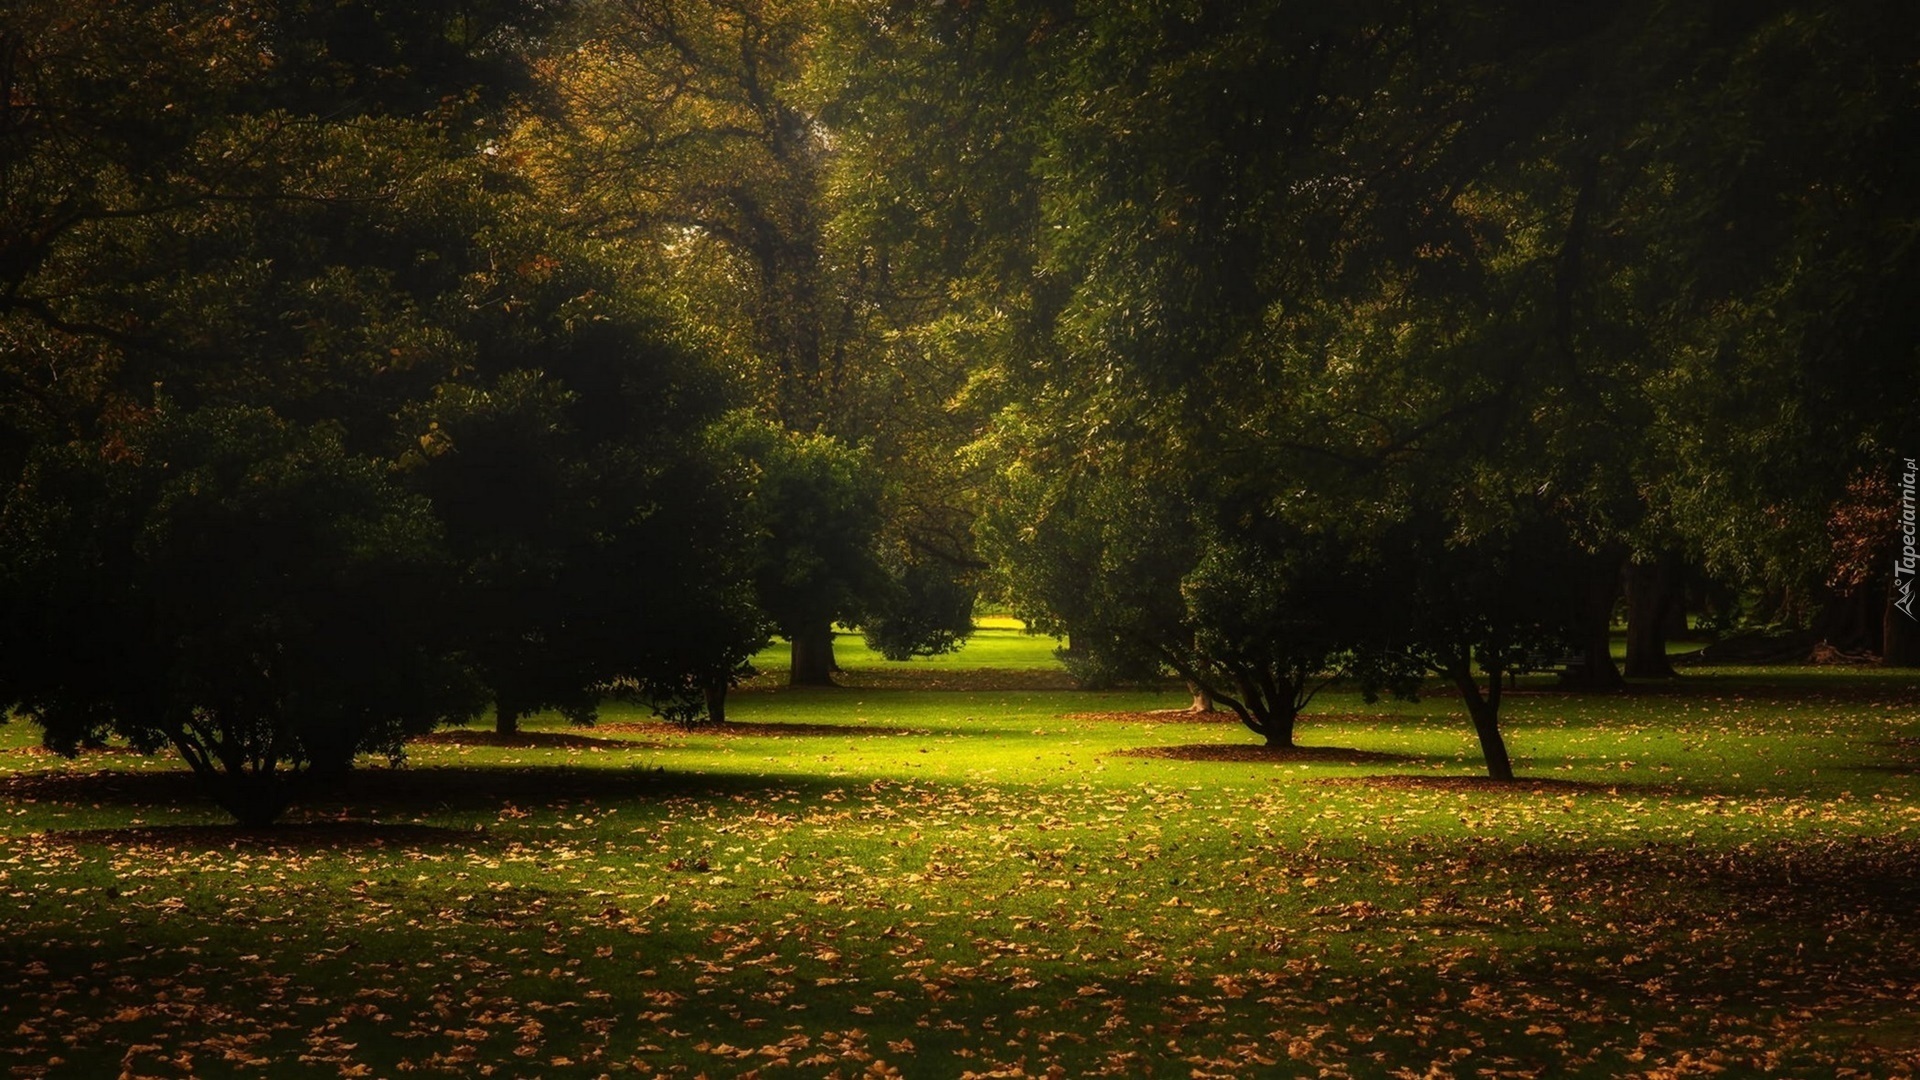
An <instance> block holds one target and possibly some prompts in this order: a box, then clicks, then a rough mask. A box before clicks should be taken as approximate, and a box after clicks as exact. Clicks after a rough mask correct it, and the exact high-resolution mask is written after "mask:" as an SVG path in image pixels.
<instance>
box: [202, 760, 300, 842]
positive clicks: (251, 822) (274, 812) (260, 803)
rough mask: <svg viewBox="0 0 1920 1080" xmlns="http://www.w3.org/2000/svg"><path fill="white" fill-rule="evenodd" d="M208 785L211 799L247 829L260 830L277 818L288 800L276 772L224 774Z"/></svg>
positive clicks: (288, 793)
mask: <svg viewBox="0 0 1920 1080" xmlns="http://www.w3.org/2000/svg"><path fill="white" fill-rule="evenodd" d="M203 779H205V778H204V777H203ZM211 787H212V792H211V794H212V795H213V799H214V801H215V802H217V803H219V804H220V806H221V808H222V809H224V810H225V811H226V812H227V813H229V814H232V815H233V818H234V820H235V821H237V822H239V823H240V824H241V826H242V827H244V828H248V829H264V828H267V827H268V826H270V825H272V824H273V823H274V822H276V821H278V820H280V815H281V814H284V813H286V810H287V805H288V803H290V802H291V801H292V799H291V795H292V793H291V792H290V791H288V789H287V783H286V781H285V780H284V779H283V778H282V777H280V776H279V775H277V774H276V773H251V772H242V773H239V774H233V773H224V774H220V775H219V776H217V777H215V778H214V779H213V781H212V784H211Z"/></svg>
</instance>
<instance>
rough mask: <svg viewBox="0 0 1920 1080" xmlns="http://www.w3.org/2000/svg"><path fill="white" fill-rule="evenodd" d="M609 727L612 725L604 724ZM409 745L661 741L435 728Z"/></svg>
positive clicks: (529, 746)
mask: <svg viewBox="0 0 1920 1080" xmlns="http://www.w3.org/2000/svg"><path fill="white" fill-rule="evenodd" d="M606 726H607V727H608V728H610V729H611V728H613V727H614V725H612V724H609V725H606ZM407 743H408V745H409V746H412V745H421V746H484V747H503V748H511V749H515V750H549V749H551V750H659V749H661V748H662V746H663V744H661V743H652V742H638V741H636V740H633V739H605V738H599V737H596V736H593V735H574V734H570V733H568V732H564V731H517V732H514V733H512V734H502V733H500V732H498V731H463V730H460V729H457V728H456V729H454V730H450V731H435V732H431V733H429V734H426V735H421V736H418V737H415V738H412V739H409V740H407Z"/></svg>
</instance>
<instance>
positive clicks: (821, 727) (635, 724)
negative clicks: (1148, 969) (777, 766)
mask: <svg viewBox="0 0 1920 1080" xmlns="http://www.w3.org/2000/svg"><path fill="white" fill-rule="evenodd" d="M597 729H598V730H600V731H614V732H621V733H623V734H624V733H632V734H636V735H681V736H684V735H717V736H719V737H721V738H728V739H732V738H757V737H768V738H818V737H821V736H827V737H838V736H843V735H931V734H933V731H932V729H930V728H905V727H889V726H886V725H881V724H807V723H782V722H780V721H777V720H728V721H727V722H725V723H722V724H670V723H667V722H666V721H664V720H653V721H622V722H618V723H612V724H600V725H597ZM627 745H635V746H638V745H645V744H640V743H629V744H627Z"/></svg>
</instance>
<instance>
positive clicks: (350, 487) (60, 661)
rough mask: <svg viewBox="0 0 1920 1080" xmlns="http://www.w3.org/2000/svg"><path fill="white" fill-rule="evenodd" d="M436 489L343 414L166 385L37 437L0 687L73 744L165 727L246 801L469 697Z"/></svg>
mask: <svg viewBox="0 0 1920 1080" xmlns="http://www.w3.org/2000/svg"><path fill="white" fill-rule="evenodd" d="M438 531H439V530H438V526H437V524H436V522H435V521H434V519H433V516H432V514H431V512H430V508H429V507H428V506H427V504H426V502H425V500H422V499H419V498H417V497H413V496H409V495H407V494H406V493H404V492H403V491H401V490H400V488H399V487H398V485H396V484H395V483H394V481H393V478H392V476H391V474H390V470H389V469H387V468H386V467H385V465H384V464H383V463H381V462H379V461H376V460H371V459H368V458H365V457H361V456H357V455H354V454H352V453H350V452H349V451H348V450H347V449H346V448H345V446H344V444H343V439H342V437H341V433H340V431H339V429H338V428H337V427H336V426H330V425H319V426H313V427H304V426H301V425H298V424H295V423H291V422H289V421H286V420H283V419H281V418H279V417H276V416H275V415H273V414H272V413H271V412H269V411H267V410H264V409H245V408H237V407H209V408H206V409H201V410H193V411H189V410H185V409H181V408H179V407H177V406H175V405H173V404H172V403H170V402H166V401H161V402H159V403H157V404H156V405H154V406H153V407H152V408H151V409H147V410H142V411H140V412H138V413H128V414H124V415H122V416H120V417H117V418H116V419H115V420H114V422H113V423H112V424H111V426H110V427H109V429H108V430H107V431H105V432H104V433H103V434H102V436H101V437H100V438H99V439H95V440H84V441H75V442H71V443H64V444H49V445H46V446H43V447H42V448H40V449H38V450H37V451H36V452H35V453H34V454H33V456H32V459H31V462H30V464H29V465H28V467H27V468H26V470H25V471H24V473H23V474H22V476H21V478H20V482H19V484H18V486H17V487H16V489H15V490H14V492H13V494H12V496H11V497H10V498H9V500H8V502H7V505H6V509H5V513H4V515H3V516H0V551H3V552H4V558H0V565H3V566H4V567H5V568H6V573H5V579H4V585H3V586H0V589H3V590H4V599H5V602H6V605H7V610H8V611H9V612H10V613H11V617H10V618H9V620H8V625H7V627H6V640H5V657H6V661H5V668H4V671H3V672H0V679H3V680H4V681H3V682H0V687H3V688H4V689H0V697H4V698H5V699H7V701H8V702H9V704H12V703H18V705H19V707H20V708H21V710H22V711H23V712H24V713H25V714H26V715H27V716H29V717H30V718H31V719H33V720H34V721H35V722H36V723H38V724H39V725H40V726H41V728H42V729H43V731H44V734H45V738H46V742H47V745H49V746H50V747H52V748H54V749H56V750H60V751H63V752H67V753H71V752H73V751H74V749H75V748H76V747H78V746H79V745H81V744H83V743H84V744H96V743H98V742H100V741H102V740H103V739H104V738H105V737H106V736H108V735H109V734H113V735H120V736H123V737H124V738H126V739H127V740H128V741H129V742H130V743H131V744H132V745H133V746H135V747H136V748H138V749H141V750H146V751H152V750H156V749H160V748H162V747H168V748H171V749H173V750H175V751H177V752H178V753H179V754H180V756H181V757H182V758H183V759H184V760H185V761H186V762H187V764H188V765H189V766H191V767H192V769H193V771H194V773H195V774H196V775H197V776H198V777H199V778H200V779H201V781H202V782H203V784H204V785H205V786H206V788H207V789H208V791H209V792H210V794H212V796H213V797H214V798H215V799H216V800H217V801H218V802H219V803H220V805H221V806H223V807H225V808H226V809H227V810H228V811H229V812H231V813H232V814H233V815H234V817H236V818H238V819H239V820H240V821H241V822H243V823H246V824H250V825H259V824H266V823H268V822H271V821H272V820H273V819H274V818H276V817H278V816H279V815H280V813H281V812H282V811H283V810H284V809H285V808H286V806H287V804H288V803H289V802H290V801H291V800H292V799H293V798H295V797H296V796H297V795H298V794H299V792H300V790H301V788H302V786H303V785H304V783H305V781H306V780H307V779H308V778H309V777H312V776H321V777H324V776H325V775H327V774H329V773H337V772H338V771H339V770H341V769H343V768H345V767H346V765H347V764H348V763H349V762H350V761H351V760H352V758H353V757H354V755H356V754H358V753H360V752H362V751H377V752H381V753H385V754H388V755H389V756H392V757H398V756H399V755H400V752H401V745H402V742H403V740H404V739H405V738H406V737H407V736H408V735H411V734H418V733H420V732H423V731H425V730H428V729H430V728H432V727H433V726H435V725H436V724H439V723H443V722H448V721H460V720H464V719H466V718H468V717H470V716H471V715H472V714H473V713H474V712H475V711H477V709H478V706H479V704H480V702H481V701H482V700H484V699H483V698H482V696H481V695H482V694H483V692H484V691H483V689H482V688H481V687H480V686H478V685H477V684H476V683H474V682H473V681H472V680H471V679H470V678H468V677H467V676H466V672H465V670H464V668H463V667H462V666H460V665H458V664H456V663H455V662H453V660H452V659H451V651H450V650H449V649H448V645H449V643H450V640H451V635H450V633H449V630H450V627H449V624H448V622H447V621H446V619H445V613H444V611H443V609H442V608H441V605H442V604H443V602H444V600H445V598H446V585H447V584H448V581H447V578H446V574H445V571H446V570H447V567H446V565H445V563H444V561H443V560H442V559H441V558H440V549H439V547H438V539H439V536H438Z"/></svg>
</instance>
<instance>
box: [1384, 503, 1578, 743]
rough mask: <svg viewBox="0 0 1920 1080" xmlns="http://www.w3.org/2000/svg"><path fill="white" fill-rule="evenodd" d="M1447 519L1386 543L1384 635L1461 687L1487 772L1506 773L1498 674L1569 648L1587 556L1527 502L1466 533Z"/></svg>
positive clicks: (1424, 520)
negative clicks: (1389, 600)
mask: <svg viewBox="0 0 1920 1080" xmlns="http://www.w3.org/2000/svg"><path fill="white" fill-rule="evenodd" d="M1429 509H1431V508H1429ZM1446 526H1447V516H1446V515H1444V514H1442V513H1439V512H1438V511H1433V512H1431V513H1427V514H1424V515H1423V516H1422V517H1421V518H1419V519H1417V520H1416V521H1415V522H1414V523H1413V524H1412V525H1410V526H1409V527H1407V528H1406V529H1405V530H1404V531H1401V532H1399V533H1398V534H1397V535H1396V536H1395V537H1394V538H1393V540H1391V541H1389V543H1388V544H1387V545H1386V546H1385V547H1384V548H1383V550H1384V551H1385V552H1386V553H1387V554H1386V559H1385V561H1386V564H1387V567H1388V568H1389V569H1392V568H1397V572H1396V573H1395V574H1394V576H1395V577H1396V578H1397V579H1398V582H1399V585H1400V587H1399V588H1398V589H1396V590H1394V591H1395V593H1397V595H1398V599H1397V600H1396V601H1395V602H1394V603H1393V605H1392V606H1391V607H1389V608H1387V609H1385V610H1383V612H1382V618H1383V624H1384V625H1386V626H1388V627H1391V628H1392V629H1391V630H1390V631H1389V638H1388V639H1389V640H1391V639H1392V638H1399V639H1401V640H1404V641H1406V642H1407V643H1408V645H1409V648H1408V650H1407V654H1406V655H1407V657H1408V658H1410V659H1411V660H1413V661H1414V662H1416V663H1417V664H1419V665H1421V666H1424V667H1425V668H1427V669H1428V670H1430V671H1432V672H1434V673H1436V674H1438V675H1440V676H1441V677H1442V678H1444V679H1446V680H1447V681H1448V682H1449V683H1451V684H1452V685H1453V688H1454V689H1455V690H1457V691H1458V692H1459V694H1460V697H1461V701H1462V702H1463V703H1464V704H1465V705H1466V708H1467V716H1468V718H1469V719H1470V720H1471V721H1472V723H1473V730H1474V734H1475V735H1476V736H1477V737H1478V739H1479V741H1480V751H1481V754H1482V756H1483V758H1484V759H1485V761H1486V766H1487V775H1488V776H1490V777H1492V778H1493V779H1496V780H1511V779H1513V763H1512V760H1511V759H1510V758H1509V757H1508V755H1507V744H1506V738H1505V736H1504V735H1503V734H1502V733H1501V730H1500V704H1501V687H1502V680H1503V679H1504V678H1505V677H1506V676H1507V675H1508V674H1509V673H1512V672H1514V671H1517V670H1518V669H1520V668H1521V667H1522V666H1523V665H1524V663H1525V661H1526V659H1527V658H1528V657H1530V656H1539V655H1552V656H1559V655H1563V654H1564V653H1565V652H1566V651H1567V648H1568V644H1567V643H1568V642H1569V641H1570V640H1572V638H1573V635H1574V633H1575V622H1576V620H1577V615H1578V610H1579V608H1578V601H1579V598H1580V597H1581V595H1582V594H1583V592H1584V589H1585V585H1586V583H1585V580H1584V578H1583V577H1582V574H1581V568H1582V566H1583V565H1584V562H1585V560H1584V559H1583V558H1582V553H1581V552H1580V551H1578V549H1577V548H1575V547H1574V546H1573V545H1572V543H1571V542H1570V541H1569V540H1568V538H1567V536H1566V533H1565V531H1564V529H1562V528H1561V527H1559V526H1558V525H1557V524H1555V523H1554V522H1553V521H1552V520H1551V519H1550V518H1548V517H1547V516H1546V515H1545V514H1544V513H1542V512H1541V511H1540V510H1539V509H1538V508H1537V507H1533V506H1530V505H1526V504H1524V503H1518V504H1516V505H1513V506H1510V507H1508V508H1507V513H1506V514H1504V515H1503V516H1501V517H1500V518H1499V519H1498V520H1497V521H1495V522H1494V523H1492V524H1487V525H1484V526H1482V527H1481V528H1479V529H1478V530H1477V531H1474V532H1471V533H1469V532H1467V531H1466V530H1465V529H1464V528H1456V529H1453V530H1451V531H1450V530H1449V529H1448V528H1447V527H1446ZM1476 670H1477V671H1478V673H1479V674H1476ZM1482 675H1484V677H1485V679H1486V685H1485V686H1484V688H1483V687H1482V686H1481V683H1480V679H1481V676H1482ZM1401 689H1402V691H1403V692H1406V691H1408V690H1410V689H1411V687H1402V688H1401Z"/></svg>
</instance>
